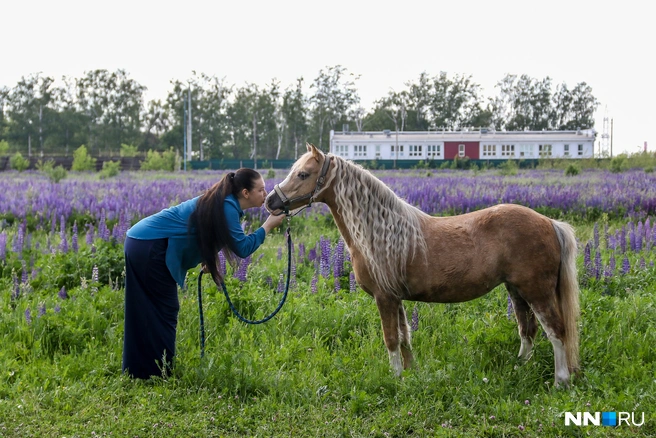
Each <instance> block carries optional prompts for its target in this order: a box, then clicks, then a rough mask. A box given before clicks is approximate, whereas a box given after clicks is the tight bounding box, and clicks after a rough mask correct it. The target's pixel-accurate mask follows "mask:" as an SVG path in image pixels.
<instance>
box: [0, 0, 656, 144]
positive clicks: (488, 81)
mask: <svg viewBox="0 0 656 438" xmlns="http://www.w3.org/2000/svg"><path fill="white" fill-rule="evenodd" d="M0 23H1V25H0V59H1V60H2V63H1V64H0V87H1V86H7V87H9V88H13V87H14V86H15V85H16V83H17V82H18V81H19V80H20V78H21V77H22V76H27V75H29V74H33V73H37V72H41V73H42V74H43V75H47V76H51V77H53V78H56V79H60V78H61V77H62V76H69V77H74V78H77V77H81V76H83V75H84V72H86V71H90V70H95V69H108V70H111V71H114V70H117V69H124V70H126V71H127V72H128V73H129V74H130V77H132V78H133V79H135V80H136V81H138V82H139V83H140V84H142V85H144V86H146V87H147V88H148V91H147V94H146V99H147V100H150V99H164V98H165V97H166V94H167V92H168V91H169V90H170V89H171V88H172V87H171V85H170V81H171V80H181V81H184V80H186V79H188V78H190V77H191V76H192V73H191V72H192V71H196V72H198V73H200V72H203V73H206V74H208V75H213V76H217V77H219V78H225V81H226V83H227V84H233V85H235V86H237V87H241V86H244V85H246V84H258V85H261V86H265V85H266V84H269V83H270V82H271V81H272V80H273V79H274V78H275V79H277V80H279V81H280V84H281V86H282V88H286V87H287V86H291V85H294V84H295V82H296V80H297V79H298V78H300V77H303V78H304V79H305V83H306V85H308V86H309V84H310V83H311V82H312V80H313V79H314V78H316V77H317V76H318V74H319V71H320V70H322V69H326V68H327V67H329V66H335V65H341V66H343V67H345V68H346V69H347V71H348V72H350V73H354V74H356V75H360V78H359V79H358V81H357V82H356V87H357V89H358V91H359V94H360V98H361V102H362V104H363V106H364V107H365V109H367V110H369V109H371V107H372V105H373V102H374V100H376V99H379V98H381V97H383V96H385V95H386V94H387V93H388V92H389V91H390V90H396V91H400V90H402V89H404V88H405V85H404V84H405V83H406V82H408V81H414V80H416V79H417V78H418V77H419V75H420V74H421V73H422V72H426V73H428V74H429V75H430V76H434V75H438V74H439V73H440V72H442V71H444V72H446V73H447V74H449V75H450V76H453V75H456V74H459V75H469V76H471V78H472V80H473V81H474V82H476V83H478V84H480V85H481V87H482V91H483V93H482V94H483V95H484V96H486V97H490V96H493V95H495V94H496V90H495V85H496V83H497V82H498V81H500V80H501V79H502V78H503V77H504V76H505V75H506V74H516V75H522V74H527V75H529V76H531V77H533V78H535V79H539V80H541V79H544V78H545V77H550V78H551V79H552V90H553V91H555V87H556V85H558V84H562V83H565V84H566V85H567V86H568V87H569V88H570V89H571V88H573V87H574V86H575V85H576V84H578V83H580V82H586V83H587V84H588V85H590V86H591V87H592V93H593V95H594V96H595V97H596V98H597V99H598V100H599V102H600V105H599V108H598V110H597V112H596V114H595V120H596V121H595V129H596V130H597V131H598V132H599V135H598V142H601V141H602V135H603V134H604V132H606V133H607V134H608V136H609V138H610V136H611V129H610V126H611V123H610V122H611V120H612V128H613V129H612V143H613V154H617V153H620V152H629V153H634V152H638V151H641V150H643V146H644V143H645V142H647V144H648V150H650V151H652V152H653V151H656V134H654V132H655V131H656V129H655V128H656V127H655V126H654V124H655V123H656V82H655V81H654V77H656V75H654V65H655V64H656V63H655V62H654V61H656V55H655V54H656V49H655V48H656V44H655V43H656V33H655V31H654V29H656V18H655V15H654V14H653V13H652V12H651V11H650V6H649V2H644V1H640V2H639V1H635V0H625V1H622V2H617V3H614V4H611V3H606V2H599V1H590V0H568V1H563V0H552V1H550V2H527V1H519V0H497V1H466V0H461V1H451V2H440V1H436V0H431V1H426V0H422V1H414V0H404V1H396V2H390V1H387V0H379V1H359V0H350V1H346V0H331V1H325V2H309V1H296V0H278V1H262V0H250V1H230V2H227V1H225V0H223V1H221V0H219V1H198V0H185V1H179V2H175V3H174V2H170V1H166V0H164V1H157V2H155V1H142V0H131V1H126V0H115V1H112V2H108V1H102V0H100V1H96V2H89V1H71V0H60V1H56V2H53V1H51V0H48V1H45V0H34V1H25V2H18V1H11V0H0ZM306 91H307V89H306ZM604 118H606V119H607V120H608V123H607V125H608V128H607V130H606V131H604ZM609 143H610V139H609ZM597 146H598V145H595V150H596V149H597Z"/></svg>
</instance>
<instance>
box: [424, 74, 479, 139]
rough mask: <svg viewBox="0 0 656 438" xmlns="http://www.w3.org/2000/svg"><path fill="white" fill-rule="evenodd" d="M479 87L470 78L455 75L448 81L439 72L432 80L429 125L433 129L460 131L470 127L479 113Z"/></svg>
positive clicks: (444, 75)
mask: <svg viewBox="0 0 656 438" xmlns="http://www.w3.org/2000/svg"><path fill="white" fill-rule="evenodd" d="M479 93H480V85H478V84H476V83H474V82H473V81H472V78H471V76H465V75H455V76H454V77H453V79H450V78H449V77H448V75H447V74H446V73H445V72H440V74H439V76H435V77H434V78H433V80H432V90H431V94H430V101H429V105H428V109H429V114H430V117H431V125H432V127H433V128H435V129H440V128H443V129H460V128H463V127H468V126H471V123H472V120H473V119H474V118H475V117H476V116H477V115H478V112H480V104H479V100H480V99H479V96H478V95H479Z"/></svg>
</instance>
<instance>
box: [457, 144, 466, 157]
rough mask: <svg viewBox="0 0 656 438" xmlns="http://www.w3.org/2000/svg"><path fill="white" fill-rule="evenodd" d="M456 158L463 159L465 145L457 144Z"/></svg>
mask: <svg viewBox="0 0 656 438" xmlns="http://www.w3.org/2000/svg"><path fill="white" fill-rule="evenodd" d="M458 156H459V157H464V156H465V145H464V144H459V145H458Z"/></svg>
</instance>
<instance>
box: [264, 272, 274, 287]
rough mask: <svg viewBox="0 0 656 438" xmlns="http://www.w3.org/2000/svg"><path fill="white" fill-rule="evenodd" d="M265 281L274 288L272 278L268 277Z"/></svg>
mask: <svg viewBox="0 0 656 438" xmlns="http://www.w3.org/2000/svg"><path fill="white" fill-rule="evenodd" d="M264 281H265V282H266V284H267V285H268V286H269V287H273V279H272V278H271V276H269V275H267V277H266V278H265V279H264Z"/></svg>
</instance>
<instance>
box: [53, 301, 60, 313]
mask: <svg viewBox="0 0 656 438" xmlns="http://www.w3.org/2000/svg"><path fill="white" fill-rule="evenodd" d="M54 310H55V313H59V312H61V306H60V305H59V303H57V304H55V309H54Z"/></svg>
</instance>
